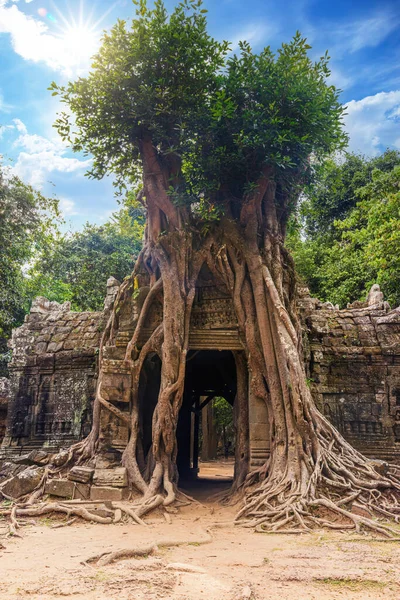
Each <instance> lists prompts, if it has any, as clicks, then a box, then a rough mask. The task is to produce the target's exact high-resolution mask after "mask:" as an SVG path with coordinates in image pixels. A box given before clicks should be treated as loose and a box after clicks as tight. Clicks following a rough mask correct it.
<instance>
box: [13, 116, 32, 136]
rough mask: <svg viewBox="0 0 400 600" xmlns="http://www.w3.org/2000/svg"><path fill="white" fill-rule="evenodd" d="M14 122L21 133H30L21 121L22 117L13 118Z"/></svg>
mask: <svg viewBox="0 0 400 600" xmlns="http://www.w3.org/2000/svg"><path fill="white" fill-rule="evenodd" d="M13 122H14V123H15V127H16V128H17V130H18V131H20V132H21V133H28V130H27V128H26V125H25V123H23V122H22V121H21V119H13Z"/></svg>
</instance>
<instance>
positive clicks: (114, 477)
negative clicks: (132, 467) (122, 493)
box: [93, 467, 128, 488]
mask: <svg viewBox="0 0 400 600" xmlns="http://www.w3.org/2000/svg"><path fill="white" fill-rule="evenodd" d="M93 483H94V484H95V485H99V486H106V487H118V488H119V487H126V486H127V485H128V475H127V472H126V469H125V467H117V468H116V469H96V470H95V472H94V476H93Z"/></svg>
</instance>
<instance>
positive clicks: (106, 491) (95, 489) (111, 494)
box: [90, 485, 129, 501]
mask: <svg viewBox="0 0 400 600" xmlns="http://www.w3.org/2000/svg"><path fill="white" fill-rule="evenodd" d="M128 495H129V490H128V488H115V487H99V486H94V485H92V487H91V488H90V499H91V500H115V501H119V500H126V499H127V498H128Z"/></svg>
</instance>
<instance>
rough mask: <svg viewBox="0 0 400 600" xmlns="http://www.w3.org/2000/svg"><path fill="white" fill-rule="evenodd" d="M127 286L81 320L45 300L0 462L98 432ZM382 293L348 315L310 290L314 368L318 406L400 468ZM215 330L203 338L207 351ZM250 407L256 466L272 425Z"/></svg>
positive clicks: (26, 336) (26, 347)
mask: <svg viewBox="0 0 400 600" xmlns="http://www.w3.org/2000/svg"><path fill="white" fill-rule="evenodd" d="M118 285H119V283H118V282H117V281H116V280H115V279H112V278H111V279H110V280H109V282H108V287H107V297H106V301H105V309H104V311H103V312H85V313H76V312H73V311H71V310H70V306H69V304H68V303H66V304H63V305H59V304H57V303H54V302H49V301H48V300H46V299H45V298H38V299H37V300H36V301H35V302H34V303H33V305H32V309H31V312H30V314H29V315H28V316H27V317H26V321H25V323H24V325H23V326H22V327H20V328H18V329H16V330H15V331H14V333H13V337H12V341H11V348H12V351H13V358H12V362H11V364H10V365H9V371H10V380H9V383H8V384H7V385H6V384H5V383H4V384H3V388H2V389H4V390H5V389H7V395H8V397H9V399H8V407H7V408H8V411H6V410H4V407H5V406H6V403H7V402H6V401H5V399H4V398H5V393H3V395H2V396H1V397H0V442H1V439H2V432H3V442H2V445H1V449H0V456H1V455H3V456H5V455H8V454H16V453H21V452H25V451H28V450H30V449H34V448H42V447H43V448H47V449H49V450H53V449H58V448H60V447H66V446H68V445H70V444H71V443H72V442H74V441H76V440H79V439H81V438H82V437H84V436H86V435H87V434H88V432H89V431H90V427H91V413H92V403H93V399H94V394H95V386H96V376H97V368H98V365H97V357H98V348H99V344H100V338H101V333H102V330H103V329H104V326H105V323H106V320H107V318H108V316H109V311H110V310H111V308H112V305H113V301H114V298H115V295H116V292H117V290H118ZM374 288H375V290H374V293H372V292H371V294H372V295H371V294H370V296H369V299H368V301H367V302H365V303H361V302H358V303H354V304H353V305H351V306H349V307H348V308H347V309H344V310H339V309H338V308H335V307H333V306H332V305H331V304H330V303H321V302H319V301H318V300H316V299H313V298H311V297H310V295H309V294H308V292H307V290H302V293H301V295H300V299H299V309H300V312H301V315H302V321H303V325H304V349H305V360H306V368H307V374H308V381H309V385H310V387H311V390H312V393H313V396H314V398H315V400H316V402H317V405H318V407H319V408H320V410H321V411H322V413H323V414H324V415H325V416H326V417H327V418H328V419H329V420H330V421H331V422H332V423H333V424H334V425H335V426H336V427H337V429H339V431H340V432H341V433H342V434H343V435H344V437H345V438H347V439H348V440H349V441H350V442H351V443H352V444H353V445H354V446H355V447H356V448H358V449H359V450H361V451H362V452H363V453H365V454H366V455H368V456H371V457H375V458H380V459H384V460H392V461H395V462H398V463H400V308H397V309H395V310H390V307H389V306H388V304H387V303H385V302H384V301H383V297H382V294H381V293H380V291H379V288H378V289H376V288H377V286H374ZM228 325H229V324H228ZM196 327H197V329H198V330H199V331H200V329H202V328H201V324H200V325H199V324H196ZM197 329H196V331H197ZM210 332H211V333H212V332H213V329H210V328H209V327H208V328H207V327H205V328H204V331H203V329H202V331H201V335H202V340H203V342H204V343H203V342H202V343H203V345H205V346H207V335H208V336H210V335H211V334H210ZM214 337H215V336H214ZM214 337H213V338H212V339H211V337H210V344H211V346H210V347H212V348H214V346H215V340H214ZM235 339H236V338H235ZM235 343H236V342H235ZM202 347H203V346H202ZM224 348H225V346H224ZM214 349H215V348H214ZM233 349H236V346H235V348H233ZM249 405H250V406H249V413H250V423H249V426H250V442H251V445H252V446H251V447H252V448H253V446H254V448H253V451H254V452H253V453H254V456H252V465H253V463H254V465H253V466H256V465H257V464H258V462H259V461H258V462H257V460H256V459H257V457H258V454H257V452H258V453H259V454H260V460H261V459H262V460H265V456H264V455H265V454H266V452H267V449H268V447H269V440H268V439H267V431H268V427H267V421H268V419H267V415H264V413H263V415H264V417H263V418H261V417H260V414H259V413H260V410H258V407H257V406H256V405H255V401H254V399H252V396H251V394H250V396H249ZM253 405H254V406H253ZM264 412H265V411H264ZM6 414H7V421H6V423H5V418H6ZM264 437H265V439H264ZM253 438H254V439H253ZM261 455H262V456H261Z"/></svg>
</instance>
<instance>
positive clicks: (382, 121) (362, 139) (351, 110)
mask: <svg viewBox="0 0 400 600" xmlns="http://www.w3.org/2000/svg"><path fill="white" fill-rule="evenodd" d="M346 112H347V115H346V116H345V118H344V121H345V128H346V130H347V132H348V133H349V136H350V143H349V148H350V150H353V151H355V152H362V153H365V154H368V155H370V156H374V155H376V154H379V153H380V152H381V151H382V150H384V149H385V148H387V147H396V148H400V143H399V142H400V138H399V130H400V129H399V124H400V90H395V91H392V92H380V93H379V94H375V95H374V96H367V97H366V98H362V99H361V100H352V101H351V102H349V103H348V104H347V107H346Z"/></svg>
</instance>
